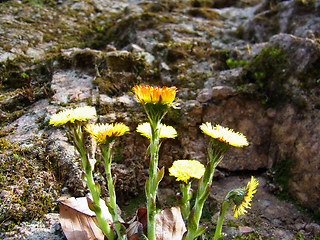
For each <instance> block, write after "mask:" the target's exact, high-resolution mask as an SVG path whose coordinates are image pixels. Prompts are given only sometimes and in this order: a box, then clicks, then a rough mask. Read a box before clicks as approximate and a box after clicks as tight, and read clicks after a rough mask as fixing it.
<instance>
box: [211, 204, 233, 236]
mask: <svg viewBox="0 0 320 240" xmlns="http://www.w3.org/2000/svg"><path fill="white" fill-rule="evenodd" d="M231 202H232V200H225V201H223V203H222V205H221V211H220V214H219V217H218V222H217V227H216V231H215V233H214V237H213V238H212V240H218V239H219V238H221V231H222V224H223V220H224V216H225V214H226V211H227V209H228V207H229V206H230V204H231Z"/></svg>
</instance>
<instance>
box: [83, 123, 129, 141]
mask: <svg viewBox="0 0 320 240" xmlns="http://www.w3.org/2000/svg"><path fill="white" fill-rule="evenodd" d="M85 130H86V131H87V132H88V133H90V134H91V136H92V137H93V138H94V139H95V140H96V141H97V143H98V144H101V145H103V144H107V143H108V141H110V140H112V138H113V137H119V136H122V135H123V134H125V133H126V132H128V131H129V127H128V126H126V125H125V124H123V123H115V124H108V123H104V124H88V125H87V126H86V127H85Z"/></svg>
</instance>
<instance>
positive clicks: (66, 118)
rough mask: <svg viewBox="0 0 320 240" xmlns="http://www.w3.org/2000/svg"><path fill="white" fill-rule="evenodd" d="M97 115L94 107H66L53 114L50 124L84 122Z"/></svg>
mask: <svg viewBox="0 0 320 240" xmlns="http://www.w3.org/2000/svg"><path fill="white" fill-rule="evenodd" d="M96 115H97V112H96V109H95V108H94V107H89V106H85V107H77V108H74V109H66V110H63V111H61V112H59V113H56V114H54V115H52V116H51V118H50V121H49V124H51V125H54V126H57V125H63V124H66V123H74V122H76V121H79V122H83V121H86V120H89V119H93V118H95V117H96Z"/></svg>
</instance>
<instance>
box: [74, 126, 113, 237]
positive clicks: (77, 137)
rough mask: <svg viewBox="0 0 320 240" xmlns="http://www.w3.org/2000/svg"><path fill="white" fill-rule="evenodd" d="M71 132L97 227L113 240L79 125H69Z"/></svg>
mask: <svg viewBox="0 0 320 240" xmlns="http://www.w3.org/2000/svg"><path fill="white" fill-rule="evenodd" d="M71 130H72V133H73V139H74V144H75V147H76V149H77V151H78V152H79V154H80V157H81V161H82V166H83V168H84V173H85V179H86V182H87V184H88V188H89V190H90V193H91V195H92V200H93V202H94V212H95V214H96V217H97V220H98V224H99V228H100V229H101V230H102V231H103V233H104V234H105V235H106V236H107V238H108V240H114V234H113V231H112V229H111V227H110V225H109V224H108V222H107V220H106V219H105V218H104V217H103V214H102V211H101V207H100V187H99V185H98V186H97V185H96V184H95V183H94V179H93V174H92V167H91V164H90V162H89V160H88V156H87V152H86V150H85V147H84V144H83V135H82V131H81V125H80V124H77V123H75V124H74V125H73V127H71Z"/></svg>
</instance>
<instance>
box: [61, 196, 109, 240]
mask: <svg viewBox="0 0 320 240" xmlns="http://www.w3.org/2000/svg"><path fill="white" fill-rule="evenodd" d="M59 202H60V203H61V204H60V216H59V218H60V224H61V227H62V230H63V232H64V234H65V235H66V237H67V239H68V240H104V234H103V232H102V231H101V230H100V228H99V227H98V226H97V225H96V223H95V222H96V221H97V219H96V215H95V213H94V212H93V211H91V210H90V209H89V207H88V203H87V199H86V197H81V198H74V197H72V198H60V199H59ZM100 206H101V208H102V212H103V213H104V215H105V217H106V219H107V221H108V222H109V224H111V223H112V220H111V219H112V218H111V215H110V213H109V211H108V208H107V206H106V205H105V204H104V201H103V200H102V199H100Z"/></svg>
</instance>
